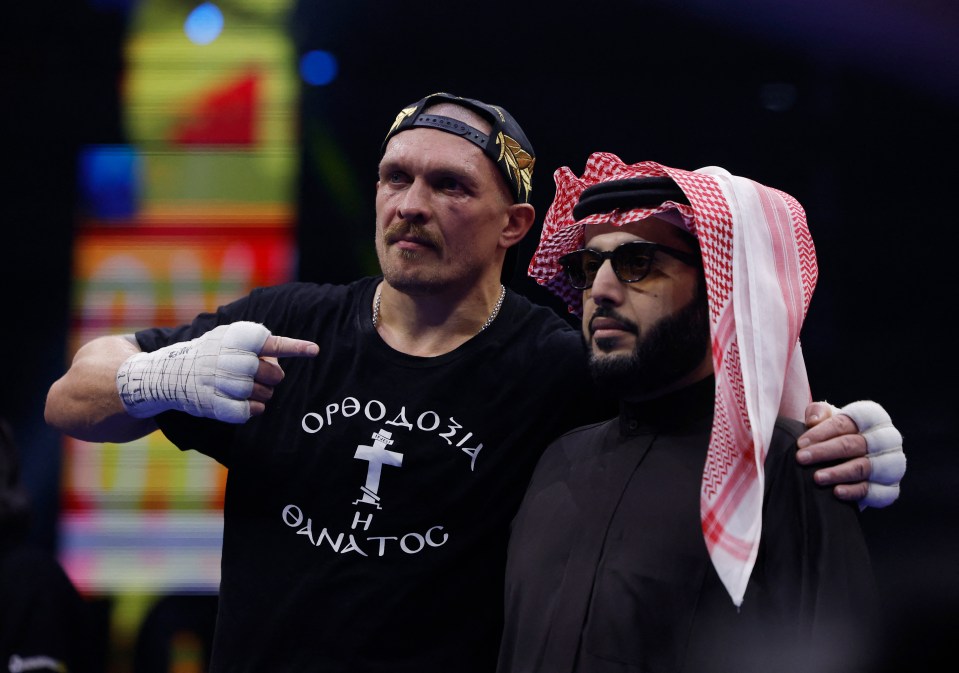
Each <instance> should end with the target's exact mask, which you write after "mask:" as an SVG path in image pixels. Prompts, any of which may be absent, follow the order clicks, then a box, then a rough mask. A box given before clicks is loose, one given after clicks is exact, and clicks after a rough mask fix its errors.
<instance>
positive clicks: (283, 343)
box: [260, 335, 320, 358]
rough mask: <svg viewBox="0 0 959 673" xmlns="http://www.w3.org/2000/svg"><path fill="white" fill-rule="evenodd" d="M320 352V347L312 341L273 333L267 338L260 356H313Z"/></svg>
mask: <svg viewBox="0 0 959 673" xmlns="http://www.w3.org/2000/svg"><path fill="white" fill-rule="evenodd" d="M319 352H320V347H319V346H318V345H316V344H315V343H313V342H312V341H304V340H303V339H293V338H291V337H285V336H276V335H273V336H268V337H267V338H266V343H264V344H263V348H261V349H260V357H277V358H312V357H315V356H316V355H317V354H318V353H319Z"/></svg>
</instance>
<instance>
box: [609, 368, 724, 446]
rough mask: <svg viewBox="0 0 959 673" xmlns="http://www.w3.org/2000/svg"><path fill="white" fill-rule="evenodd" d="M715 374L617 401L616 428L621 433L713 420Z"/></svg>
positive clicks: (697, 426) (685, 426)
mask: <svg viewBox="0 0 959 673" xmlns="http://www.w3.org/2000/svg"><path fill="white" fill-rule="evenodd" d="M715 399H716V377H715V376H712V375H710V376H707V377H706V378H704V379H702V380H700V381H697V382H696V383H693V384H692V385H689V386H686V387H685V388H681V389H679V390H676V391H673V392H671V393H668V394H666V395H663V396H662V397H657V398H655V399H649V400H642V401H639V402H628V401H625V400H624V401H621V402H620V403H619V432H620V434H621V435H622V436H623V437H628V436H630V435H639V434H646V433H650V432H660V431H668V430H676V429H680V428H682V429H689V430H698V429H700V427H701V426H703V425H705V427H706V428H707V429H708V428H709V427H710V426H711V425H712V422H713V403H714V401H715Z"/></svg>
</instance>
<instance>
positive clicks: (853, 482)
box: [797, 401, 906, 508]
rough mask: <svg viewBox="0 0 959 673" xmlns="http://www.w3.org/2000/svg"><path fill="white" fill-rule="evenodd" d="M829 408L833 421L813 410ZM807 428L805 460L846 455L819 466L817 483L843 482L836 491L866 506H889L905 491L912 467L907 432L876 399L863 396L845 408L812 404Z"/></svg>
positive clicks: (802, 448)
mask: <svg viewBox="0 0 959 673" xmlns="http://www.w3.org/2000/svg"><path fill="white" fill-rule="evenodd" d="M822 408H825V410H826V411H828V415H829V416H830V418H829V420H828V421H822V420H821V419H818V420H815V419H814V417H812V416H809V415H808V414H809V411H810V410H812V411H814V412H816V413H818V412H820V411H821V410H822ZM806 423H807V425H810V426H811V425H813V424H814V423H819V424H818V425H815V427H812V428H810V429H809V430H807V431H806V432H805V433H804V434H803V435H802V436H801V437H800V441H799V448H800V450H799V452H798V454H797V460H799V462H800V463H803V464H805V465H811V464H814V463H819V462H823V461H835V460H841V459H846V462H844V463H840V464H838V465H835V466H832V467H829V468H824V469H821V470H817V471H816V473H815V479H816V483H818V484H820V485H828V484H838V485H837V486H836V487H835V489H834V492H835V493H836V496H837V497H839V498H841V499H843V500H855V501H857V502H858V503H859V506H860V508H865V507H886V506H887V505H890V504H892V503H893V502H895V500H896V499H897V498H898V497H899V483H900V481H901V480H902V477H903V475H905V473H906V455H905V453H904V452H903V449H902V435H901V434H900V432H899V431H898V430H897V429H896V428H895V426H894V425H893V424H892V420H891V419H890V417H889V414H888V413H886V410H885V409H883V408H882V407H881V406H880V405H879V404H876V403H875V402H872V401H859V402H853V403H851V404H848V405H846V406H845V407H843V408H842V409H839V408H836V407H835V406H833V405H831V404H827V403H814V404H812V405H810V407H809V408H808V409H807V419H806Z"/></svg>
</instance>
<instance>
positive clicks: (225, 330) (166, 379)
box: [116, 322, 319, 423]
mask: <svg viewBox="0 0 959 673" xmlns="http://www.w3.org/2000/svg"><path fill="white" fill-rule="evenodd" d="M318 352H319V347H318V346H317V345H316V344H314V343H312V342H309V341H302V340H300V339H290V338H288V337H278V336H272V335H271V334H270V331H269V330H268V329H267V328H266V327H264V326H263V325H260V324H258V323H253V322H235V323H232V324H230V325H220V326H219V327H216V328H214V329H212V330H210V331H209V332H207V333H206V334H204V335H203V336H200V337H197V338H196V339H193V340H192V341H186V342H183V343H177V344H171V345H169V346H166V347H165V348H161V349H159V350H156V351H154V352H152V353H137V354H136V355H133V356H131V357H130V358H128V359H127V360H126V361H125V362H123V364H122V365H121V366H120V368H119V369H118V370H117V376H116V384H117V392H118V393H119V395H120V400H121V402H122V403H123V407H124V409H125V410H126V412H127V413H128V414H129V415H130V416H133V417H134V418H149V417H152V416H156V415H157V414H159V413H161V412H164V411H168V410H171V409H175V410H178V411H184V412H186V413H188V414H191V415H193V416H201V417H204V418H213V419H216V420H219V421H225V422H227V423H244V422H246V421H247V420H248V419H249V418H250V416H251V415H252V413H253V412H252V411H251V410H252V409H253V408H254V407H252V406H251V399H255V400H257V401H256V402H254V404H258V407H257V408H259V409H260V410H262V401H264V400H265V399H268V398H269V395H271V394H272V386H273V385H275V384H276V383H279V381H280V380H281V379H282V378H283V370H282V369H280V367H279V365H278V364H277V363H276V362H275V361H273V360H272V359H271V358H275V357H284V356H309V357H312V356H314V355H316V354H317V353H318ZM255 391H256V392H255Z"/></svg>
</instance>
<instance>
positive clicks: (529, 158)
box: [380, 92, 536, 203]
mask: <svg viewBox="0 0 959 673" xmlns="http://www.w3.org/2000/svg"><path fill="white" fill-rule="evenodd" d="M437 103H453V104H454V105H458V106H460V107H463V108H466V109H467V110H472V111H473V112H475V113H477V114H478V115H479V116H480V117H482V118H483V119H485V120H486V121H488V122H489V123H490V126H491V131H490V133H489V134H486V133H482V132H481V131H478V130H477V129H475V128H473V127H472V126H470V125H469V124H464V123H463V122H461V121H459V120H458V119H452V118H450V117H443V116H441V115H434V114H428V113H424V112H423V109H424V108H426V107H429V106H430V105H434V104H437ZM424 126H425V127H428V128H434V129H439V130H440V131H446V132H447V133H452V134H454V135H458V136H460V137H461V138H464V139H466V140H468V141H470V142H471V143H473V144H474V145H476V146H477V147H479V148H480V149H481V150H483V153H484V154H486V156H488V157H489V158H490V161H492V162H493V163H494V164H495V165H496V168H497V169H498V170H499V172H500V173H501V174H502V175H503V177H504V178H505V179H506V184H507V185H508V186H509V188H510V192H512V194H513V198H514V199H516V201H517V203H529V194H530V190H531V189H532V187H533V184H532V181H533V167H534V166H535V164H536V154H535V152H533V146H532V145H531V144H530V142H529V139H528V138H527V137H526V134H525V133H523V129H521V128H520V126H519V124H518V123H517V122H516V120H515V119H513V117H512V115H510V114H509V113H508V112H507V111H506V110H504V109H503V108H502V107H500V106H498V105H490V104H488V103H484V102H482V101H479V100H476V99H475V98H461V97H460V96H454V95H452V94H449V93H442V92H440V93H434V94H431V95H429V96H427V97H426V98H423V99H421V100H419V101H417V102H416V103H412V104H410V105H409V106H407V107H405V108H403V109H402V110H400V112H399V114H398V115H396V119H395V120H394V121H393V125H392V126H391V127H390V130H389V131H388V132H387V134H386V138H384V139H383V144H382V145H381V147H380V152H381V153H382V152H385V151H386V144H387V143H388V142H389V140H390V138H392V137H393V136H395V135H396V134H397V133H400V132H402V131H405V130H407V129H412V128H419V127H424Z"/></svg>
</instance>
